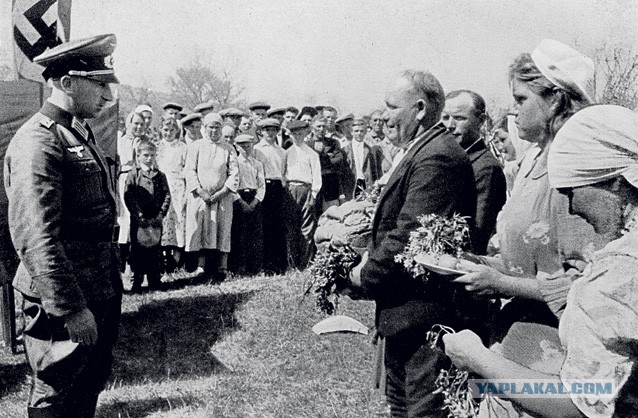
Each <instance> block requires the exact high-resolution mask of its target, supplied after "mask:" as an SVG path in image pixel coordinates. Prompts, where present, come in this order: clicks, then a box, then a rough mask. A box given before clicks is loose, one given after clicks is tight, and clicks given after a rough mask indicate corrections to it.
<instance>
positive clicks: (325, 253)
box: [304, 245, 361, 315]
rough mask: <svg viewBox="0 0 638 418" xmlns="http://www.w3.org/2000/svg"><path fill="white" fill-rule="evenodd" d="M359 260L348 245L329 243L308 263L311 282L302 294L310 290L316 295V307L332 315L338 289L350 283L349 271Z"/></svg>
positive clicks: (335, 308) (306, 293)
mask: <svg viewBox="0 0 638 418" xmlns="http://www.w3.org/2000/svg"><path fill="white" fill-rule="evenodd" d="M360 260H361V256H360V255H359V254H358V253H357V252H356V251H355V250H353V249H352V247H350V246H349V245H339V246H335V245H329V246H327V247H325V248H323V249H320V250H319V251H317V254H316V255H315V259H314V261H313V262H312V264H311V265H310V269H309V270H310V276H311V283H310V285H309V286H308V288H307V289H306V291H305V292H304V296H305V295H308V294H310V293H311V292H313V293H316V295H317V307H318V308H319V309H320V310H321V311H323V312H325V313H327V314H328V315H333V314H334V313H335V312H336V310H337V305H338V302H339V290H341V289H344V288H346V287H348V285H349V284H350V271H352V268H353V267H354V266H356V265H357V264H358V263H359V261H360Z"/></svg>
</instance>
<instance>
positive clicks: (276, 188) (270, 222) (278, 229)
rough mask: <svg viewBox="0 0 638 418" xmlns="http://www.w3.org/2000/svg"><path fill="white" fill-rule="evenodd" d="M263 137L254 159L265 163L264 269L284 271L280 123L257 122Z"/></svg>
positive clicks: (283, 163) (258, 129) (286, 256)
mask: <svg viewBox="0 0 638 418" xmlns="http://www.w3.org/2000/svg"><path fill="white" fill-rule="evenodd" d="M256 125H257V134H258V136H259V138H260V141H259V143H257V144H256V145H255V158H257V159H258V160H259V161H261V162H262V164H263V165H264V177H265V179H266V193H265V195H264V200H263V201H262V214H263V219H264V222H263V225H264V228H263V229H264V271H265V272H266V273H269V274H270V273H274V274H281V273H284V272H285V271H286V268H287V267H288V255H287V254H288V253H287V250H286V233H285V231H286V230H285V224H284V222H285V221H286V220H287V216H286V214H285V213H284V210H282V208H285V207H286V206H285V196H286V193H285V189H284V188H285V187H286V182H285V177H284V171H285V162H284V157H285V151H284V150H283V148H281V146H280V145H279V144H278V143H277V132H278V131H279V122H278V121H277V120H276V119H264V120H260V121H258V122H256Z"/></svg>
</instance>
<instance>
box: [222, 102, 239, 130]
mask: <svg viewBox="0 0 638 418" xmlns="http://www.w3.org/2000/svg"><path fill="white" fill-rule="evenodd" d="M244 115H245V113H244V112H243V111H242V110H240V109H237V108H235V107H229V108H227V109H223V110H221V111H220V112H219V116H221V117H222V118H224V123H226V124H230V125H233V126H234V127H235V128H238V127H239V124H240V123H241V118H242V117H243V116H244Z"/></svg>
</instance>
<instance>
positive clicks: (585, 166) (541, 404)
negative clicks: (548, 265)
mask: <svg viewBox="0 0 638 418" xmlns="http://www.w3.org/2000/svg"><path fill="white" fill-rule="evenodd" d="M549 180H550V183H551V186H552V187H553V188H554V190H557V191H558V192H560V193H561V194H562V195H564V196H566V197H567V199H568V202H569V209H570V211H571V212H572V213H574V214H577V215H578V216H580V217H582V218H583V219H584V220H586V221H587V222H588V223H590V224H591V225H592V226H593V227H594V229H595V231H596V234H597V235H598V236H599V237H600V239H601V240H603V241H604V242H606V245H605V246H604V247H603V248H602V249H601V250H599V251H596V252H595V253H594V254H593V257H592V259H591V262H590V263H589V264H588V265H587V267H586V268H585V270H584V271H583V272H582V274H580V275H578V276H577V278H576V280H575V281H574V283H573V284H572V286H571V288H570V290H569V294H568V297H567V306H566V309H565V311H564V313H563V315H562V317H561V320H560V326H559V329H560V341H561V344H562V346H563V349H564V350H565V354H566V356H565V361H564V362H563V364H562V367H561V368H560V370H559V371H557V373H556V374H548V373H541V372H538V371H534V370H531V369H528V368H526V367H523V366H521V365H519V364H517V363H515V362H513V361H511V360H508V359H506V358H504V357H501V356H500V355H499V354H496V353H495V352H493V351H491V350H489V349H487V348H486V347H484V346H483V345H482V344H481V340H480V339H479V337H478V336H477V335H476V334H474V333H472V332H471V331H467V330H466V331H462V332H460V333H458V334H454V335H446V336H444V337H443V341H444V343H445V348H446V354H447V355H449V356H450V358H451V359H452V361H453V362H454V363H455V364H456V365H457V366H459V367H461V368H464V369H468V370H471V371H473V372H475V373H477V374H479V375H480V376H482V377H484V378H487V379H507V380H509V381H511V380H512V379H543V381H544V382H546V383H547V382H555V384H556V385H557V387H558V384H559V383H563V384H564V385H565V387H566V388H567V389H568V390H570V391H571V392H572V393H571V394H570V396H569V397H563V398H560V397H546V398H535V399H517V400H514V402H516V403H517V404H519V405H520V406H521V407H523V408H524V409H525V410H527V411H528V412H530V413H533V414H536V415H539V416H546V417H562V416H583V415H584V416H588V417H611V416H619V417H635V416H638V402H636V397H638V391H637V390H636V388H637V385H638V376H636V375H634V374H632V369H633V368H634V366H635V364H636V359H637V358H638V228H637V224H638V116H637V115H636V114H635V113H634V112H632V111H631V110H629V109H626V108H623V107H620V106H594V107H590V108H588V109H585V110H582V111H580V112H579V113H577V114H576V115H575V116H574V117H573V118H571V119H570V120H569V121H568V122H567V123H566V124H565V126H564V127H563V128H562V129H561V130H560V131H559V132H558V135H557V136H556V139H555V141H554V144H553V145H552V149H551V150H550V152H549ZM596 379H606V380H608V381H610V382H613V383H612V386H611V388H612V393H611V395H612V396H610V397H607V396H604V394H601V393H583V392H586V391H581V393H577V391H574V390H571V389H572V388H573V387H572V386H571V383H572V382H575V383H577V384H581V385H582V384H586V383H591V382H595V381H596ZM581 387H582V386H581Z"/></svg>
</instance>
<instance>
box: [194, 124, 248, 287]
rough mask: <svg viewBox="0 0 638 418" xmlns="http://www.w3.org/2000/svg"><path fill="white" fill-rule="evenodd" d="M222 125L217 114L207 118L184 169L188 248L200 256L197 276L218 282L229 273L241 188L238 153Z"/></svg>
mask: <svg viewBox="0 0 638 418" xmlns="http://www.w3.org/2000/svg"><path fill="white" fill-rule="evenodd" d="M222 123H223V122H222V118H221V116H219V115H218V114H217V113H209V114H208V115H206V116H205V117H204V122H203V125H202V136H203V138H202V139H200V140H198V141H195V142H192V143H191V144H190V145H188V152H187V154H186V163H185V166H184V176H185V178H186V196H187V197H186V228H185V229H186V239H185V244H186V245H185V249H186V251H188V252H198V253H199V256H198V266H197V270H196V274H197V275H208V276H210V278H211V279H213V280H215V281H223V280H224V279H225V278H226V275H227V273H228V253H229V252H230V243H231V241H230V238H231V225H232V221H233V193H235V192H237V187H238V185H239V168H238V165H237V151H235V148H234V147H233V146H232V145H231V144H229V143H227V142H226V141H224V140H223V139H222ZM211 264H213V265H211Z"/></svg>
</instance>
